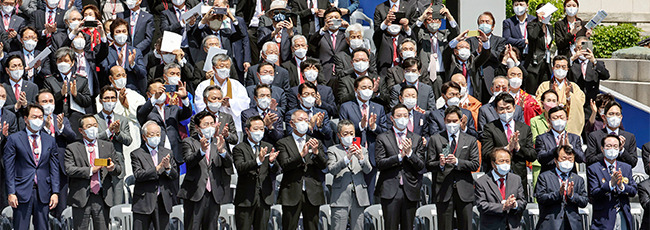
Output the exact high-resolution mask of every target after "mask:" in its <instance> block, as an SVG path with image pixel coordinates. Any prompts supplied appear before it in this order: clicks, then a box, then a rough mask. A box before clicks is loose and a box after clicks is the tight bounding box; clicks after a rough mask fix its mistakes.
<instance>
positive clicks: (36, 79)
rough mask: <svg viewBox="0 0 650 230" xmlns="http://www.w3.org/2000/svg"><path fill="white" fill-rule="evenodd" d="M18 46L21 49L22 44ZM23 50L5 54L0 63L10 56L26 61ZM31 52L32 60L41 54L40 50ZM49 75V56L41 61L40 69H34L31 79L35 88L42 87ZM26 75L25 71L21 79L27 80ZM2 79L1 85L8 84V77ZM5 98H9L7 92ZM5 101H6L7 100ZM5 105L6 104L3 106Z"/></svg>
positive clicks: (50, 71)
mask: <svg viewBox="0 0 650 230" xmlns="http://www.w3.org/2000/svg"><path fill="white" fill-rule="evenodd" d="M20 45H21V46H20V47H22V44H20ZM23 50H24V49H22V48H21V49H20V50H18V51H13V52H11V53H9V54H6V55H5V58H3V59H2V61H3V62H4V61H5V60H6V58H7V57H9V56H12V55H18V56H20V57H21V58H22V59H23V60H26V58H25V53H23ZM32 52H33V57H34V58H36V56H38V55H39V54H41V50H38V49H36V48H34V50H33V51H32ZM3 64H4V63H3ZM25 64H29V63H25ZM55 68H56V67H55ZM51 73H52V70H51V68H50V58H49V56H48V57H45V58H44V59H43V60H42V61H41V66H40V68H36V69H34V75H33V76H32V77H33V83H35V84H36V85H37V86H42V85H43V81H44V79H45V76H47V75H50V74H51ZM27 74H28V71H25V76H24V77H23V79H27ZM3 78H4V79H3V81H2V82H3V83H9V76H7V77H3ZM12 92H13V91H12ZM37 92H38V91H37ZM7 97H9V91H7ZM7 100H8V99H7ZM27 100H30V98H27ZM5 105H6V104H5Z"/></svg>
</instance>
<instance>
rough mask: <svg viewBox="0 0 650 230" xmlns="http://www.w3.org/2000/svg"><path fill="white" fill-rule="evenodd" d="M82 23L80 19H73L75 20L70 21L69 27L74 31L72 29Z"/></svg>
mask: <svg viewBox="0 0 650 230" xmlns="http://www.w3.org/2000/svg"><path fill="white" fill-rule="evenodd" d="M80 24H81V22H80V21H73V22H70V24H68V28H69V29H70V30H71V31H72V30H74V29H76V28H77V27H78V26H79V25H80Z"/></svg>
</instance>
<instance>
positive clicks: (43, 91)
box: [34, 89, 54, 104]
mask: <svg viewBox="0 0 650 230" xmlns="http://www.w3.org/2000/svg"><path fill="white" fill-rule="evenodd" d="M44 93H49V94H52V97H54V93H52V91H50V90H49V89H41V90H39V91H38V93H37V94H36V97H34V100H36V103H37V104H38V98H39V97H40V96H41V94H44Z"/></svg>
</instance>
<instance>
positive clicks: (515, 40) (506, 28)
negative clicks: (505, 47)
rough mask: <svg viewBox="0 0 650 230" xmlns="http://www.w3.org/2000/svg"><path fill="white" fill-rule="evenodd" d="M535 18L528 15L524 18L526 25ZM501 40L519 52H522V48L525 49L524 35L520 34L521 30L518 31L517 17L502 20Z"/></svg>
mask: <svg viewBox="0 0 650 230" xmlns="http://www.w3.org/2000/svg"><path fill="white" fill-rule="evenodd" d="M535 18H536V17H535V16H532V15H530V14H529V15H528V16H527V17H526V23H530V22H531V21H533V20H535ZM502 37H503V38H505V39H506V43H507V44H511V45H513V46H515V47H517V49H519V51H520V52H522V53H523V52H524V48H525V47H526V40H525V39H524V35H523V34H521V30H519V19H517V16H512V17H510V18H508V19H506V20H503V36H502Z"/></svg>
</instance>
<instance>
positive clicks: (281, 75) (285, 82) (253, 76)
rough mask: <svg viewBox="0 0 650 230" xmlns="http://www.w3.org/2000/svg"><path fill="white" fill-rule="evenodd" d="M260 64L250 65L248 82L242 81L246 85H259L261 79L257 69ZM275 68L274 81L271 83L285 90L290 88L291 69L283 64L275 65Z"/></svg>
mask: <svg viewBox="0 0 650 230" xmlns="http://www.w3.org/2000/svg"><path fill="white" fill-rule="evenodd" d="M258 67H259V64H255V65H252V66H251V67H248V70H249V71H248V72H247V74H246V82H242V85H244V86H251V85H259V84H260V79H259V78H258V77H257V69H258ZM273 68H274V69H275V74H274V75H273V82H271V85H274V86H277V87H280V88H282V89H283V90H284V91H287V90H289V88H290V86H289V71H287V70H286V69H285V68H282V66H277V65H273Z"/></svg>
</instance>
